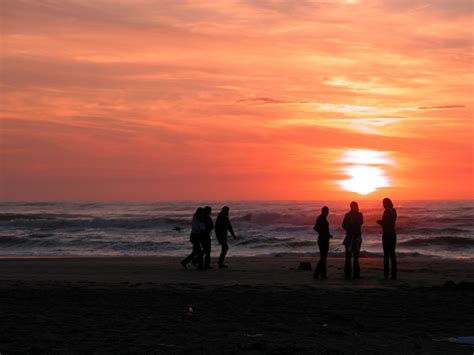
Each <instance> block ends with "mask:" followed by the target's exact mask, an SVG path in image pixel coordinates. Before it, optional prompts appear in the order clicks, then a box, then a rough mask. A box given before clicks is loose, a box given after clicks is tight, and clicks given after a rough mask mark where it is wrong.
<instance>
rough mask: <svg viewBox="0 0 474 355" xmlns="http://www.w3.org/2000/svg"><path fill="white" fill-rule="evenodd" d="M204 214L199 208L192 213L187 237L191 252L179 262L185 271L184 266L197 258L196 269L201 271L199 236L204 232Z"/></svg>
mask: <svg viewBox="0 0 474 355" xmlns="http://www.w3.org/2000/svg"><path fill="white" fill-rule="evenodd" d="M203 214H204V209H203V208H201V207H199V208H198V209H197V210H196V213H194V216H193V221H192V226H191V236H190V237H189V240H190V242H191V243H192V244H193V251H192V253H191V254H189V255H188V256H187V257H186V258H185V259H184V260H182V261H181V265H183V267H184V268H185V269H187V267H186V265H187V264H188V263H189V262H190V261H191V260H193V259H194V258H197V265H198V269H200V270H202V268H203V267H202V250H201V234H202V232H203V231H204V230H205V228H206V227H205V225H204V223H203V221H202V219H203Z"/></svg>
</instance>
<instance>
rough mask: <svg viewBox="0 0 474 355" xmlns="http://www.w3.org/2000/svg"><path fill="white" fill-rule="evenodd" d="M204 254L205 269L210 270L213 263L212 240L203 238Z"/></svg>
mask: <svg viewBox="0 0 474 355" xmlns="http://www.w3.org/2000/svg"><path fill="white" fill-rule="evenodd" d="M201 244H202V253H203V255H204V267H205V268H210V266H211V265H210V263H211V239H210V238H209V237H205V238H203V240H202V242H201Z"/></svg>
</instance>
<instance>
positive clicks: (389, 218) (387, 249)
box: [377, 198, 397, 280]
mask: <svg viewBox="0 0 474 355" xmlns="http://www.w3.org/2000/svg"><path fill="white" fill-rule="evenodd" d="M383 208H384V209H385V211H384V212H383V216H382V219H381V220H378V221H377V223H378V224H380V225H381V226H382V244H383V273H384V277H385V279H388V275H389V274H390V266H389V261H391V262H392V273H391V279H392V280H396V279H397V258H396V256H395V246H396V244H397V234H396V233H395V222H396V220H397V210H395V208H393V203H392V200H390V199H389V198H384V199H383ZM389 259H390V260H389Z"/></svg>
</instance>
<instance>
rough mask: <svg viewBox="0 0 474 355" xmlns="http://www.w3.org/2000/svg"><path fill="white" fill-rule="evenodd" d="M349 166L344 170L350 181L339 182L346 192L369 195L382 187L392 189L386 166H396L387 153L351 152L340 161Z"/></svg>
mask: <svg viewBox="0 0 474 355" xmlns="http://www.w3.org/2000/svg"><path fill="white" fill-rule="evenodd" d="M340 161H341V162H343V163H345V164H349V166H346V167H344V168H342V171H343V172H344V174H346V175H348V176H350V179H347V180H341V181H338V184H339V185H340V186H341V187H342V188H343V189H344V190H346V191H351V192H356V193H358V194H361V195H367V194H370V193H371V192H374V191H376V190H377V189H379V188H382V187H390V186H391V182H390V179H389V177H388V176H387V172H386V171H385V169H384V168H383V166H384V165H394V162H393V160H392V159H390V158H389V156H388V153H387V152H378V151H374V150H350V151H348V152H346V153H345V154H344V157H343V158H342V159H341V160H340Z"/></svg>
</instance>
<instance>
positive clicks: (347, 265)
mask: <svg viewBox="0 0 474 355" xmlns="http://www.w3.org/2000/svg"><path fill="white" fill-rule="evenodd" d="M351 257H352V253H351V252H350V251H347V250H346V261H345V264H344V275H345V276H346V278H350V277H351V274H352V266H351V262H352V260H351Z"/></svg>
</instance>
